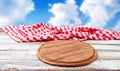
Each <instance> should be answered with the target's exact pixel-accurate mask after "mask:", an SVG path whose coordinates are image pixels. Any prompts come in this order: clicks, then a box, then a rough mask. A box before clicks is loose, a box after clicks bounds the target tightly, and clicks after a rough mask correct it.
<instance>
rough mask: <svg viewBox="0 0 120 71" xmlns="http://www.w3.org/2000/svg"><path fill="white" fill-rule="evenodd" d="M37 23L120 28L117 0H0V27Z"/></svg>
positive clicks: (119, 4)
mask: <svg viewBox="0 0 120 71" xmlns="http://www.w3.org/2000/svg"><path fill="white" fill-rule="evenodd" d="M40 22H44V23H46V24H52V25H55V26H70V25H77V24H81V25H85V26H90V27H97V28H102V29H109V30H117V31H120V0H0V27H4V26H6V25H11V24H12V25H16V26H19V25H20V24H25V25H32V24H36V23H40Z"/></svg>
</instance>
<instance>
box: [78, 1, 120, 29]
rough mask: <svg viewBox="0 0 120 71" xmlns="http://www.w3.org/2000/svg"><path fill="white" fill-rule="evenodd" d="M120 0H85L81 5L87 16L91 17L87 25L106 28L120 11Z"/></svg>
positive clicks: (81, 9)
mask: <svg viewBox="0 0 120 71" xmlns="http://www.w3.org/2000/svg"><path fill="white" fill-rule="evenodd" d="M118 1H119V0H84V2H83V4H82V5H81V7H80V11H82V12H83V13H84V14H85V15H86V16H89V17H90V21H89V22H88V23H86V25H87V26H92V27H98V28H104V27H105V26H106V25H107V21H109V20H110V19H111V18H112V17H114V15H115V14H116V13H117V12H120V8H119V7H120V4H119V3H118Z"/></svg>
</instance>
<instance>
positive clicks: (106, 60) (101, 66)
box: [0, 32, 120, 71]
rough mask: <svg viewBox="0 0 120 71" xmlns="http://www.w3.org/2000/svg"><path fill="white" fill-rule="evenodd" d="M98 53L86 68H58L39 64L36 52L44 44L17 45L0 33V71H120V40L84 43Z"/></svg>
mask: <svg viewBox="0 0 120 71" xmlns="http://www.w3.org/2000/svg"><path fill="white" fill-rule="evenodd" d="M84 42H88V43H89V44H91V45H92V46H93V47H94V48H95V49H96V50H97V52H98V59H97V60H96V61H95V62H93V63H91V64H89V65H86V66H80V67H58V66H51V65H48V64H45V63H43V62H41V61H40V60H39V59H38V58H37V56H36V51H37V49H38V48H39V47H40V45H41V44H43V43H45V42H30V43H17V42H15V41H14V40H12V39H11V38H10V37H9V36H8V35H6V34H5V33H2V32H0V71H6V70H8V71H16V70H18V71H19V70H20V71H39V70H43V71H56V70H57V71H63V70H65V71H69V70H82V71H101V70H102V71H120V40H109V41H103V40H102V41H93V40H88V41H84Z"/></svg>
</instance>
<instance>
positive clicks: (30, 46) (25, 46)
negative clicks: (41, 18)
mask: <svg viewBox="0 0 120 71" xmlns="http://www.w3.org/2000/svg"><path fill="white" fill-rule="evenodd" d="M43 43H45V42H34V43H33V42H31V43H16V44H15V43H10V44H3V43H2V44H1V43H0V51H7V50H9V51H15V50H16V51H18V50H21V51H22V50H26V51H27V50H30V51H31V50H37V49H38V48H39V47H40V46H41V45H42V44H43ZM91 46H93V47H94V48H95V49H96V50H106V51H120V46H118V45H94V44H91Z"/></svg>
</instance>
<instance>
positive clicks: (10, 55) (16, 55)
mask: <svg viewBox="0 0 120 71" xmlns="http://www.w3.org/2000/svg"><path fill="white" fill-rule="evenodd" d="M97 52H98V57H99V59H103V60H107V59H108V60H120V52H116V51H97ZM36 53H37V51H36V50H35V51H0V60H7V59H8V60H11V59H13V60H16V59H21V60H23V59H38V58H37V56H36Z"/></svg>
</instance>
